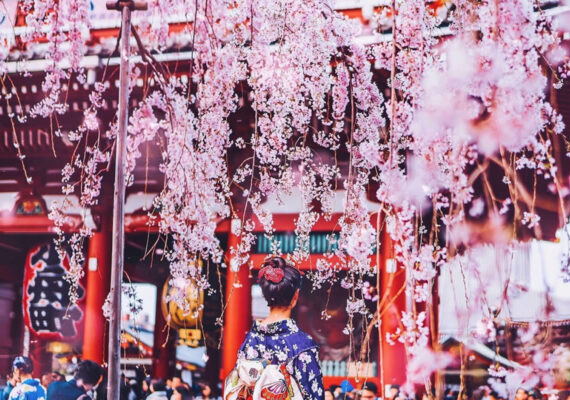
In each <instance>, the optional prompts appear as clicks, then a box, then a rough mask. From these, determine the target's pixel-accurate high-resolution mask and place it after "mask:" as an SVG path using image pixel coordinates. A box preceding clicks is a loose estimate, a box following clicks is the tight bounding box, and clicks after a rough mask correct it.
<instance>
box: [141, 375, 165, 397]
mask: <svg viewBox="0 0 570 400" xmlns="http://www.w3.org/2000/svg"><path fill="white" fill-rule="evenodd" d="M149 389H150V395H149V396H148V397H147V398H146V400H168V396H167V395H166V383H164V381H163V380H162V379H153V380H151V381H150V385H149Z"/></svg>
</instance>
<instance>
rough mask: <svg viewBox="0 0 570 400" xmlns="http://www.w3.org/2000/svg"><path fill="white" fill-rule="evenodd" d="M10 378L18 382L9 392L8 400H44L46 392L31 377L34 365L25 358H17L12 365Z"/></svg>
mask: <svg viewBox="0 0 570 400" xmlns="http://www.w3.org/2000/svg"><path fill="white" fill-rule="evenodd" d="M12 367H13V372H12V376H13V377H14V379H15V380H16V382H18V384H17V385H16V387H15V388H14V389H12V391H11V392H10V396H9V397H8V398H9V399H10V400H45V399H46V390H45V389H44V387H43V386H42V385H41V384H40V382H39V381H38V380H37V379H34V378H33V377H32V372H33V371H34V364H33V363H32V360H30V359H29V358H28V357H25V356H19V357H16V358H15V359H14V362H13V363H12Z"/></svg>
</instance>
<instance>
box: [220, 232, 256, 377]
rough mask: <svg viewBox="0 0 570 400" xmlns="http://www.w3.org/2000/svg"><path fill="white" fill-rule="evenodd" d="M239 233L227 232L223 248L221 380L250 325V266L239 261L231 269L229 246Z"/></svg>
mask: <svg viewBox="0 0 570 400" xmlns="http://www.w3.org/2000/svg"><path fill="white" fill-rule="evenodd" d="M238 243H239V237H237V236H236V235H234V234H233V233H232V232H231V230H230V232H229V233H228V245H227V249H226V261H227V265H228V267H227V277H226V312H225V314H224V336H223V347H222V370H221V371H220V373H221V376H220V378H221V379H222V380H223V379H225V378H226V376H227V375H228V374H229V373H230V371H231V370H232V369H233V368H234V366H235V363H236V359H237V352H238V350H239V348H240V346H241V344H242V342H243V341H244V339H245V335H246V334H247V331H248V330H249V328H250V327H251V278H250V277H249V268H247V266H245V265H242V266H240V269H239V271H238V272H234V271H233V269H232V262H231V254H230V249H231V248H235V247H237V245H238Z"/></svg>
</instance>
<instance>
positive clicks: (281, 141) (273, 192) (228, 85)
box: [0, 0, 570, 383]
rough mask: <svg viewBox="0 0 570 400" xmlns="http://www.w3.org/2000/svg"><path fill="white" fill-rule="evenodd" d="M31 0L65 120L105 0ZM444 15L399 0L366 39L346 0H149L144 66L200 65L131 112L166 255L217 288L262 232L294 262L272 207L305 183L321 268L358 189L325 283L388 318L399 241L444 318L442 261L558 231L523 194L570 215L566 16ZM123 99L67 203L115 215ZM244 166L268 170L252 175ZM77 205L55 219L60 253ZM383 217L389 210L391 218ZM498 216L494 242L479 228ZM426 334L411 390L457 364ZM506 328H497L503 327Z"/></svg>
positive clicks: (419, 326)
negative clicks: (434, 370) (96, 11)
mask: <svg viewBox="0 0 570 400" xmlns="http://www.w3.org/2000/svg"><path fill="white" fill-rule="evenodd" d="M21 3H22V4H21V10H22V11H23V12H24V13H25V14H26V24H27V30H26V33H25V35H23V36H22V37H21V40H22V42H23V44H24V46H29V47H33V46H37V45H39V43H40V42H43V41H45V42H46V43H47V44H48V46H49V51H48V52H47V53H46V54H47V55H46V57H47V60H48V61H49V68H47V70H46V73H45V78H44V83H43V90H44V92H45V93H46V95H45V98H44V99H43V100H42V101H41V102H40V103H38V104H37V105H36V106H35V107H33V108H32V109H31V111H30V113H29V114H30V115H29V116H30V117H36V116H41V117H46V118H54V117H56V116H59V115H62V114H65V113H66V112H68V109H69V106H68V104H66V102H65V96H64V82H66V81H67V80H69V79H70V77H71V76H72V75H73V76H74V78H75V79H77V80H78V81H79V82H83V81H85V79H86V71H85V70H84V69H83V68H82V67H81V60H82V57H83V56H84V55H85V51H86V46H85V44H86V42H87V40H88V35H85V33H86V32H87V31H88V29H89V18H88V15H89V2H88V1H86V0H82V1H55V0H42V1H39V0H25V1H23V2H21ZM432 3H434V2H432V1H427V0H426V1H411V0H395V1H393V2H392V4H391V5H390V6H380V7H378V8H376V9H373V10H368V11H367V15H368V14H370V15H368V17H367V18H368V19H369V23H368V24H367V26H366V29H367V32H368V33H370V37H371V40H370V41H369V43H368V42H366V44H364V43H365V42H364V41H362V40H358V39H359V38H361V36H360V35H361V34H362V26H361V25H360V24H359V23H358V22H357V21H355V20H351V19H349V18H347V17H346V16H343V15H342V14H341V13H339V12H337V11H335V2H334V1H332V0H243V1H239V2H234V1H228V0H207V1H203V0H192V1H189V0H160V1H158V0H153V1H149V4H148V5H149V9H148V11H147V12H146V18H142V19H141V22H138V23H137V24H135V28H136V30H137V31H138V32H139V33H138V34H139V36H140V38H141V43H142V46H144V48H139V49H138V53H139V55H140V56H141V57H142V59H143V60H144V61H143V63H146V64H151V65H154V64H155V63H154V62H153V61H152V58H151V56H152V55H153V54H159V53H162V52H164V51H166V50H167V49H168V48H169V46H171V45H172V43H173V42H174V41H175V40H176V35H187V36H189V37H190V38H191V45H192V58H191V60H190V61H189V71H188V74H187V75H184V76H181V74H172V75H168V74H167V73H165V72H164V71H165V70H164V69H160V68H157V66H156V65H154V68H151V70H152V72H151V78H152V79H153V80H154V81H155V82H157V84H156V85H150V86H149V87H150V89H149V90H148V92H145V95H144V98H143V99H142V100H141V101H140V102H139V103H138V105H137V106H136V107H135V108H134V109H133V110H132V113H131V116H130V118H129V124H128V137H127V143H128V153H127V155H126V156H127V165H126V166H125V168H126V172H127V175H128V179H127V183H132V173H133V170H134V168H135V166H136V164H137V162H138V160H139V159H140V158H141V151H140V148H141V146H142V145H143V144H145V145H146V144H152V145H157V148H158V150H157V152H159V153H160V156H161V157H160V160H161V161H160V166H159V170H160V172H161V173H162V174H163V175H164V187H163V189H162V190H161V191H160V193H159V194H158V195H157V196H156V198H155V200H154V202H153V206H152V208H151V210H150V211H149V221H150V222H149V223H151V224H154V225H156V226H157V227H158V229H159V231H160V232H161V233H162V234H164V235H168V236H170V237H171V238H172V239H173V241H172V246H171V247H169V248H168V249H166V250H165V257H166V259H167V261H168V262H169V263H170V270H171V274H172V276H173V278H174V279H176V280H177V282H185V283H184V284H182V286H184V285H186V286H187V287H188V288H194V287H196V286H198V287H199V288H201V289H207V288H208V281H207V279H206V277H205V276H204V274H203V271H202V268H201V264H200V263H199V260H211V261H212V262H215V263H218V264H222V265H223V266H225V267H228V266H229V267H230V268H232V269H233V270H237V269H239V268H240V267H242V268H244V267H245V265H247V264H248V261H249V259H250V257H249V254H250V252H251V250H252V246H253V245H254V243H255V235H254V234H253V231H254V229H255V224H256V221H258V222H259V223H261V225H262V227H263V229H264V230H265V234H266V235H267V237H268V238H269V239H270V240H271V241H272V248H273V249H274V251H275V253H278V252H279V246H278V243H276V242H275V241H274V231H275V226H274V223H273V217H272V215H271V213H270V212H269V211H268V210H267V209H266V207H265V206H264V201H265V200H266V199H267V198H269V197H270V196H274V197H276V198H277V199H282V198H285V197H286V196H289V195H290V194H291V193H293V192H294V190H295V189H297V190H298V191H299V193H300V196H301V203H302V210H301V212H300V213H299V216H298V217H297V219H296V227H295V234H296V237H297V241H296V249H295V251H294V252H293V253H292V254H291V255H290V258H291V259H292V260H293V261H294V262H297V263H301V262H307V260H309V256H310V247H309V243H310V236H309V235H310V232H311V231H312V229H313V227H314V226H315V224H316V223H317V222H318V221H319V219H321V218H322V219H330V218H331V216H332V214H333V212H334V210H335V208H334V204H335V197H336V196H337V195H339V194H341V195H342V196H344V209H343V212H342V215H341V216H340V218H339V219H338V228H339V231H340V232H339V236H338V241H337V243H336V246H335V247H334V249H333V248H331V249H330V251H329V252H327V254H325V255H323V257H322V258H321V259H320V260H319V261H318V262H317V263H316V267H315V269H314V270H313V271H311V274H310V276H311V277H312V279H313V282H314V286H315V288H322V287H323V286H325V285H328V284H334V283H338V282H340V285H341V286H342V287H343V288H345V289H347V290H348V291H349V293H350V294H349V295H348V296H347V297H348V302H347V310H346V311H347V313H348V315H349V320H350V321H352V320H353V318H355V317H356V316H357V315H361V316H362V317H363V318H365V320H366V321H367V322H370V323H378V316H379V313H381V312H382V307H380V306H379V305H380V304H381V303H382V302H383V300H384V298H385V297H386V296H389V295H390V293H388V294H386V293H381V292H380V288H376V291H373V290H371V284H370V282H371V279H372V277H374V276H375V274H376V273H377V272H378V270H379V268H388V266H387V264H386V265H378V266H377V265H375V264H374V263H373V258H374V257H373V255H374V252H375V251H376V252H379V251H384V249H383V247H382V246H385V247H387V246H388V244H387V243H381V241H380V240H379V238H380V236H381V235H380V231H384V230H385V231H386V232H387V234H388V235H389V236H390V238H391V241H392V243H393V247H394V249H393V250H394V251H393V252H394V260H393V261H394V263H395V265H396V269H398V270H406V276H407V281H406V285H407V287H406V288H405V291H406V294H407V296H409V297H410V298H411V299H412V301H413V302H414V303H417V304H422V305H424V306H425V307H427V308H429V307H436V306H437V302H435V301H434V299H433V298H432V296H433V288H434V284H435V282H436V278H437V276H438V273H439V271H440V270H441V268H442V266H444V265H446V266H456V265H458V264H462V263H463V264H468V265H471V264H470V263H469V260H467V261H465V259H466V258H467V259H468V258H469V254H470V253H469V252H468V251H466V250H465V249H468V248H469V247H471V246H473V245H475V244H478V243H481V242H485V243H489V242H490V243H503V242H505V241H506V242H508V241H511V240H515V239H517V237H516V236H517V234H518V232H520V231H521V230H522V229H523V228H524V229H527V230H530V231H532V232H533V233H534V234H535V235H537V236H538V235H539V234H540V223H541V218H540V215H539V213H538V212H537V210H536V204H535V200H536V196H535V195H529V192H528V190H526V189H525V188H524V185H521V183H520V181H521V179H522V178H521V174H522V171H523V170H527V169H530V170H532V171H534V173H535V174H536V175H535V179H542V180H544V181H546V182H547V183H549V184H550V186H549V188H550V189H551V191H552V192H553V193H555V194H557V195H558V197H559V198H560V202H561V207H560V208H561V213H562V214H564V206H563V204H562V203H563V200H564V197H566V196H567V195H568V194H569V192H570V191H569V189H568V187H567V182H562V181H560V180H559V175H560V174H559V171H558V169H557V165H556V157H555V155H554V151H555V146H554V144H553V143H555V141H556V140H558V136H559V135H560V134H561V132H562V131H563V129H564V125H563V122H562V119H561V116H560V115H559V114H558V112H557V111H556V107H555V104H551V103H550V101H549V98H548V96H547V95H546V92H547V90H551V91H553V90H556V88H557V87H560V83H561V82H562V80H563V79H564V78H565V77H566V75H567V70H568V65H570V64H569V63H568V59H567V57H566V56H565V54H564V49H563V47H562V36H561V34H560V31H559V30H557V29H556V24H555V22H556V21H554V20H553V18H552V17H551V16H549V15H548V14H547V13H546V12H544V10H542V9H541V7H540V6H536V4H538V3H540V2H537V1H534V0H501V1H491V0H482V1H471V0H456V1H453V7H451V6H450V3H451V2H450V1H442V2H438V4H440V5H441V8H439V9H436V10H435V11H434V8H433V6H432ZM173 15H176V16H185V22H186V24H185V25H184V27H183V28H182V32H178V33H176V32H173V31H171V30H170V29H169V21H170V20H171V18H172V16H173ZM123 34H124V32H123ZM2 54H4V53H2ZM0 66H1V65H0ZM374 68H376V70H374ZM380 76H384V77H388V78H387V79H380V78H379V77H380ZM129 77H130V80H131V83H132V84H134V82H135V81H136V80H137V79H142V78H141V72H140V70H139V68H138V66H136V65H133V66H132V68H131V70H130V71H129ZM183 78H186V79H183ZM147 79H148V78H147ZM380 81H382V82H380ZM244 87H245V88H246V89H245V90H244V89H243V88H244ZM131 88H132V87H131ZM105 90H106V87H105V85H104V83H103V82H97V83H96V84H95V85H94V87H93V90H92V93H91V94H90V96H89V106H88V108H87V109H86V110H84V119H83V121H82V123H81V124H80V125H79V126H78V127H77V129H75V130H73V131H71V132H66V133H65V135H66V137H67V139H69V140H70V141H72V142H73V143H75V144H76V145H77V149H80V148H81V149H82V150H84V151H76V152H75V153H74V156H73V159H72V160H70V162H69V163H68V164H67V165H66V166H65V168H64V169H63V171H62V183H63V194H65V195H72V194H75V195H78V197H79V199H80V206H81V207H82V208H83V209H85V210H87V209H88V208H90V207H92V206H94V205H95V204H96V203H97V201H98V197H99V196H100V193H101V182H102V181H101V180H102V174H103V173H104V171H105V170H107V169H108V166H109V165H110V163H111V161H112V155H113V151H114V149H113V146H114V142H115V139H116V136H117V129H118V128H117V124H116V121H114V122H112V123H111V124H110V125H109V126H100V123H99V118H98V112H99V111H100V109H101V108H102V107H103V104H104V103H105V99H104V92H105ZM244 107H250V108H251V113H252V114H253V121H251V129H250V130H249V132H248V134H247V135H246V136H245V137H244V135H243V132H242V133H240V134H239V135H238V133H237V132H236V131H234V128H235V127H234V126H232V124H231V123H230V120H231V117H232V116H233V115H235V114H236V113H237V112H238V111H239V110H240V109H242V108H244ZM90 132H97V133H98V135H97V137H98V139H97V140H93V136H90ZM55 134H56V136H63V135H64V133H63V132H61V131H60V130H59V129H56V130H55ZM16 145H17V143H15V146H16ZM233 152H236V153H241V154H249V155H250V156H249V157H246V158H245V159H244V160H243V162H242V163H241V164H240V165H239V167H237V168H234V167H232V166H231V165H232V164H231V163H230V162H228V156H229V155H230V154H234V153H233ZM339 155H340V156H341V157H339ZM492 168H499V169H500V170H501V171H502V174H503V175H504V176H503V175H501V176H502V177H503V178H502V181H501V182H500V184H501V185H506V186H507V188H508V194H507V195H506V197H505V196H503V197H500V196H499V195H498V194H497V193H496V191H495V189H494V187H493V185H492V184H491V183H489V182H490V179H491V178H492V176H491V172H490V171H491V170H492ZM497 192H498V191H497ZM502 192H504V191H502ZM372 201H373V202H375V204H376V205H375V207H376V209H374V210H371V209H370V203H371V202H372ZM68 205H69V204H68V202H66V201H64V202H62V203H60V204H59V205H56V206H55V207H53V209H52V210H51V214H50V215H51V217H52V219H53V220H54V223H55V225H56V229H57V233H58V236H59V237H58V243H59V244H60V247H61V246H62V245H63V243H64V234H63V226H64V225H65V221H66V217H65V211H66V209H67V207H68ZM372 213H375V215H377V216H381V218H380V217H378V218H377V221H378V223H376V224H375V223H374V218H371V214H372ZM372 215H374V214H372ZM253 216H255V218H254V217H253ZM564 217H565V215H564ZM222 219H231V220H232V233H233V234H235V235H236V236H238V237H239V241H238V243H237V245H235V246H234V247H233V248H231V249H230V251H229V254H230V255H231V259H232V262H231V263H229V265H228V263H227V261H228V260H227V259H225V258H224V251H223V249H222V248H221V245H220V241H219V240H218V237H217V236H216V232H215V231H216V226H217V224H218V222H219V221H220V220H222ZM482 220H484V222H482V223H481V224H483V225H484V227H483V228H481V224H479V225H477V224H475V223H474V221H482ZM380 221H382V222H381V223H380ZM485 229H487V231H485ZM507 231H509V232H514V234H512V233H510V234H507ZM90 234H91V232H90V228H89V227H88V226H85V228H83V229H82V230H81V231H80V232H76V233H73V234H72V237H71V240H70V241H69V243H71V245H72V249H71V250H72V257H71V260H72V262H71V269H70V278H69V279H71V281H72V282H73V283H75V284H77V282H78V281H79V279H80V278H81V276H82V274H83V269H82V268H83V265H82V264H83V261H84V259H83V256H82V253H81V252H82V245H83V241H84V240H85V239H86V238H87V237H89V235H90ZM62 251H63V250H62ZM341 270H345V271H347V272H346V273H345V274H344V275H343V277H342V278H340V271H341ZM178 293H180V298H178V299H173V300H177V301H180V302H181V305H184V299H183V295H184V293H186V288H185V287H183V288H182V290H179V291H178ZM414 310H415V308H414ZM323 315H326V312H324V314H323ZM427 320H428V318H427V314H426V313H425V312H424V311H422V312H416V311H409V312H405V313H404V314H402V316H401V322H402V328H401V329H400V330H399V331H398V332H391V333H388V337H387V339H390V340H398V341H400V342H401V343H402V344H404V345H405V346H406V347H407V349H408V350H409V353H410V357H411V361H410V376H411V377H412V378H410V379H411V381H413V382H412V383H418V382H420V381H422V380H425V373H422V372H421V371H420V368H419V367H418V365H419V364H423V363H425V362H426V361H425V360H432V361H430V362H431V363H432V364H433V365H434V366H438V368H439V367H441V366H443V365H446V363H447V362H448V360H447V359H446V358H445V357H442V356H441V355H439V354H436V353H434V352H425V351H423V350H421V349H423V348H424V347H426V346H427V343H428V328H427V326H428V324H427ZM489 321H491V320H490V319H487V320H484V321H482V323H481V327H482V328H481V332H483V333H484V332H488V331H491V330H492V328H493V327H494V326H491V325H492V324H491V325H489ZM345 331H346V332H347V334H351V332H352V329H351V327H350V326H347V329H346V330H345ZM487 336H488V337H491V333H488V335H487ZM415 357H418V359H417V360H415V359H414V358H415ZM414 360H415V361H414ZM421 360H423V361H421ZM418 363H419V364H418ZM428 375H429V374H428Z"/></svg>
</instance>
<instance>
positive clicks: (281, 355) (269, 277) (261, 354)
mask: <svg viewBox="0 0 570 400" xmlns="http://www.w3.org/2000/svg"><path fill="white" fill-rule="evenodd" d="M259 285H260V286H261V291H262V293H263V297H264V298H265V300H266V301H267V304H268V306H269V309H270V312H269V316H268V317H267V318H265V319H264V320H263V321H255V322H254V323H253V326H252V328H251V330H250V331H249V332H248V334H247V336H246V338H245V341H244V343H243V344H242V346H241V348H240V351H239V353H238V358H239V359H247V360H259V359H262V360H266V361H269V362H270V363H271V364H285V365H286V366H287V370H288V372H289V373H290V374H291V375H292V376H293V377H294V378H295V380H296V381H297V383H298V384H299V387H300V389H301V393H302V395H303V399H304V400H322V399H323V398H324V393H325V391H324V388H323V378H322V374H321V368H320V366H319V356H318V346H317V344H316V343H315V342H314V341H313V339H312V338H311V337H310V336H309V335H307V334H306V333H304V332H303V331H301V330H300V329H299V327H298V326H297V324H296V323H295V321H293V320H292V319H291V310H293V308H294V307H295V305H296V304H297V300H298V298H299V289H300V288H301V273H300V272H299V270H297V269H296V268H295V267H293V266H291V265H289V264H287V262H286V261H285V260H284V259H283V258H281V257H272V258H270V259H268V260H266V261H265V262H264V263H263V265H262V267H261V270H260V271H259Z"/></svg>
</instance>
